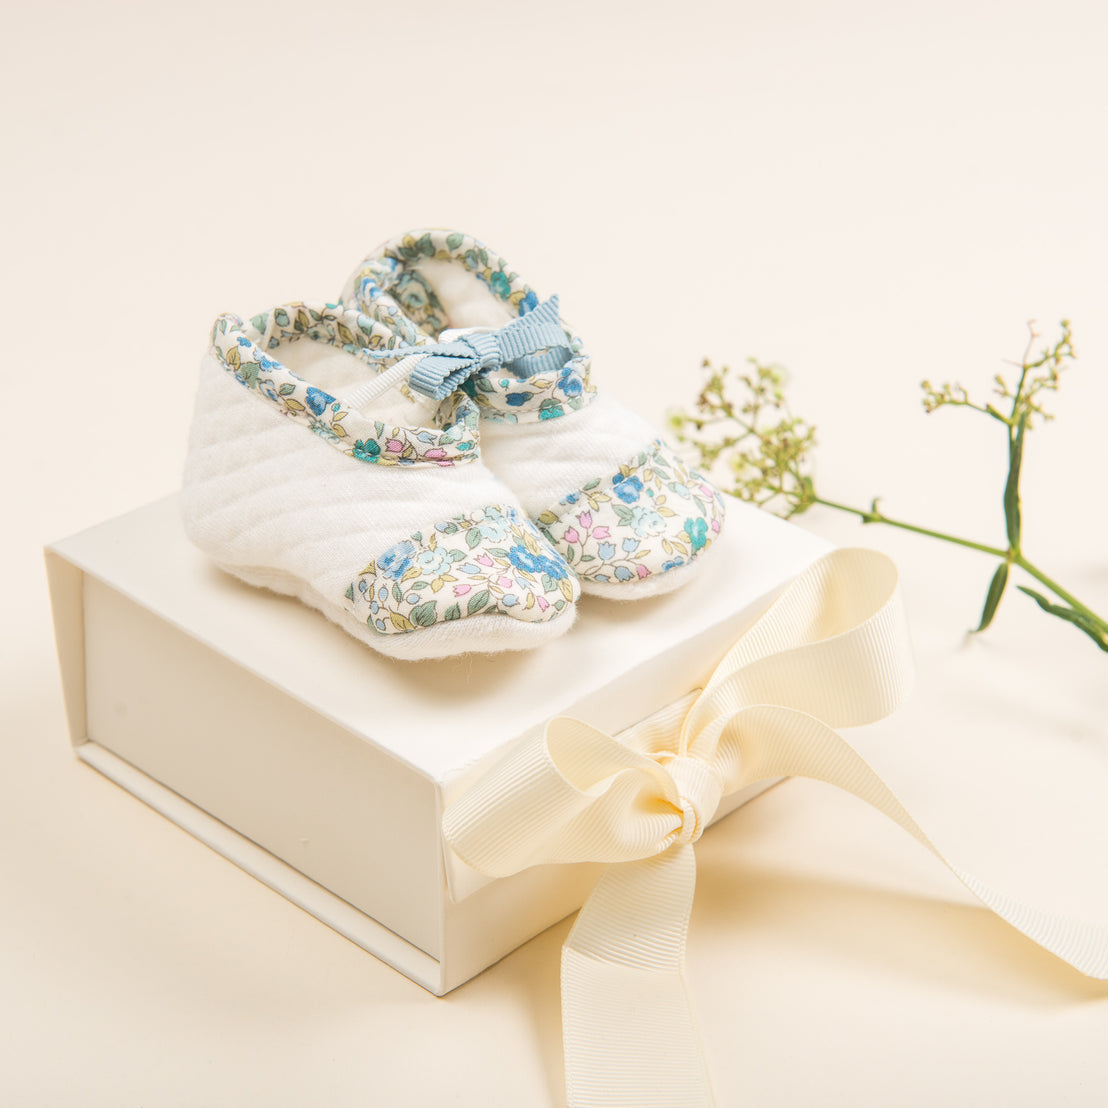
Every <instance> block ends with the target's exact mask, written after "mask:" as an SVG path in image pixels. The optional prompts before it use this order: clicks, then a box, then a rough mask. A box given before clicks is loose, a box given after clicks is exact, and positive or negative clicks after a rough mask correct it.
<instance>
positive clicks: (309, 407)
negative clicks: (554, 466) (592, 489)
mask: <svg viewBox="0 0 1108 1108" xmlns="http://www.w3.org/2000/svg"><path fill="white" fill-rule="evenodd" d="M396 341H397V338H396V334H395V333H394V332H393V331H392V330H390V329H388V328H386V327H385V326H383V325H382V324H380V323H375V322H373V321H372V320H370V319H368V318H367V317H366V316H365V315H364V314H362V313H361V312H359V311H356V310H347V309H344V308H343V307H342V306H337V305H332V304H322V303H320V304H309V303H292V304H286V305H283V306H281V307H277V308H275V309H273V310H272V311H270V312H266V313H263V314H261V315H258V316H255V317H254V318H253V319H251V320H250V321H249V322H244V321H243V320H241V319H239V318H238V317H237V316H234V315H224V316H222V317H221V318H220V319H219V320H217V322H216V324H215V326H214V327H213V329H212V343H211V348H210V350H209V352H208V354H207V355H206V356H205V358H204V359H203V362H202V365H201V370H200V383H199V388H198V391H197V397H196V408H195V415H194V419H193V424H192V431H191V436H190V442H189V449H188V458H187V461H186V465H185V475H184V488H183V490H182V498H181V503H182V510H183V515H184V522H185V528H186V531H187V533H188V535H189V537H190V538H191V539H192V541H193V542H194V543H195V544H196V545H197V546H198V547H200V549H201V550H203V551H204V552H205V553H207V554H208V555H209V556H210V557H211V558H212V559H213V560H214V561H215V562H217V563H218V564H219V565H220V566H221V567H222V568H223V569H225V570H227V571H228V572H229V573H232V574H234V575H235V576H236V577H239V578H241V579H242V580H243V581H246V582H248V583H249V584H251V585H258V586H263V587H265V588H269V589H272V590H274V591H275V592H279V593H285V594H289V595H292V596H296V597H299V598H300V599H301V600H302V601H303V602H304V603H306V604H308V605H310V606H311V607H313V608H317V609H318V610H319V611H321V612H322V613H323V614H324V615H325V616H327V617H328V619H331V620H333V621H334V622H335V623H337V624H338V625H339V626H340V627H342V628H343V629H344V630H346V631H348V632H349V633H350V634H352V635H354V636H355V637H357V638H359V639H361V640H362V641H363V642H365V643H368V644H369V645H370V646H371V647H373V648H374V649H375V650H379V651H381V652H382V653H383V654H387V655H391V656H392V657H395V658H405V659H416V658H441V657H445V656H448V655H452V654H461V653H467V652H491V651H500V650H521V649H526V648H530V647H535V646H538V645H540V644H541V643H543V642H546V641H547V640H548V639H551V638H553V637H556V636H558V635H561V634H562V633H563V632H565V631H566V630H567V629H568V628H569V626H570V625H571V623H572V622H573V617H574V611H575V609H574V603H575V601H576V599H577V597H578V595H579V591H580V590H579V585H578V582H577V580H576V578H575V576H574V574H573V573H572V571H571V570H569V569H568V567H567V566H566V563H565V561H564V560H563V559H562V558H561V557H560V556H559V555H558V554H557V553H556V552H555V551H554V550H553V549H551V547H550V545H549V544H548V542H547V541H546V539H545V538H544V537H543V535H542V534H540V532H539V531H538V530H537V529H536V528H535V526H534V524H533V523H531V522H530V521H529V520H528V518H527V513H526V512H525V511H523V510H522V508H521V506H520V503H519V500H518V499H517V498H516V497H515V496H514V495H513V494H512V492H511V491H510V490H509V489H508V488H507V487H506V486H505V485H504V484H503V483H502V482H501V481H499V480H498V479H497V478H496V477H494V476H493V474H492V473H491V472H490V471H489V470H488V469H487V468H486V467H485V465H484V464H483V462H482V460H481V457H480V451H479V449H478V443H477V433H476V429H477V409H476V405H475V404H474V402H473V401H472V400H471V399H470V398H469V397H468V396H466V395H465V393H463V392H454V393H453V394H452V395H451V396H450V397H449V398H448V399H446V400H445V401H444V402H442V403H436V402H434V401H425V402H421V403H413V402H412V401H411V400H409V399H406V398H405V397H404V396H402V395H400V393H399V392H398V391H397V389H396V388H395V387H394V385H395V383H396V381H397V380H398V379H399V378H400V377H401V376H402V375H403V374H404V373H405V372H406V369H407V368H408V366H410V365H414V364H415V362H411V361H410V362H409V363H407V364H406V365H401V366H399V367H397V369H394V371H392V372H391V373H389V374H385V375H381V376H378V375H377V372H376V369H377V366H376V363H374V365H373V368H370V366H369V365H368V364H367V354H366V352H367V351H371V350H374V349H377V348H380V347H382V346H383V345H385V344H388V343H396ZM274 352H277V353H279V355H280V358H281V360H280V361H278V360H277V359H276V358H275V357H274V356H273V354H274ZM397 370H398V371H399V372H397Z"/></svg>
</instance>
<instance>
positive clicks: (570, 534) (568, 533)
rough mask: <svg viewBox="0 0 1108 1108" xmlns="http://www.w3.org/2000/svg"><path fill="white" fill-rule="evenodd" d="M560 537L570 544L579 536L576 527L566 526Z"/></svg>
mask: <svg viewBox="0 0 1108 1108" xmlns="http://www.w3.org/2000/svg"><path fill="white" fill-rule="evenodd" d="M562 537H563V538H564V539H565V540H566V542H568V543H569V544H570V545H571V546H572V545H573V544H574V543H575V542H577V540H578V539H579V538H580V537H581V536H580V535H579V534H578V533H577V528H576V527H567V528H566V530H565V534H564V535H563V536H562Z"/></svg>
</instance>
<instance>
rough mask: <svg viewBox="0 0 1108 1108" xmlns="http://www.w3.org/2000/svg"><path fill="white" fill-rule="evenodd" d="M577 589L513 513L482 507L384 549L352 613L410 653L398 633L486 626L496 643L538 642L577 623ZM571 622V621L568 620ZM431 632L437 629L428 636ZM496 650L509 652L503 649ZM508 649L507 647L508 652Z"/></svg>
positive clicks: (363, 575)
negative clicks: (506, 639)
mask: <svg viewBox="0 0 1108 1108" xmlns="http://www.w3.org/2000/svg"><path fill="white" fill-rule="evenodd" d="M580 591H581V590H580V584H579V582H578V580H577V577H576V575H575V574H574V573H573V571H572V570H571V569H570V568H569V567H568V566H567V565H566V563H565V561H564V560H563V559H562V558H561V557H559V556H558V554H557V553H556V552H555V551H554V550H552V549H551V547H550V546H549V545H548V543H547V541H546V540H545V539H544V538H543V536H542V535H541V534H540V533H539V531H538V530H537V529H536V528H535V526H534V525H533V524H532V523H531V522H530V521H529V520H527V519H526V518H525V517H523V516H522V515H521V514H520V513H519V512H518V511H517V510H516V509H515V508H511V507H486V508H483V509H480V510H478V511H474V512H469V513H467V514H465V515H461V516H458V517H455V518H453V519H449V520H445V521H442V522H440V523H437V524H435V525H434V526H433V527H430V528H429V529H427V530H426V531H417V532H414V533H413V534H412V535H411V536H410V537H409V538H407V539H403V540H401V541H400V542H397V543H395V544H393V545H392V546H390V547H389V548H388V549H387V550H384V551H382V552H381V553H380V554H378V555H377V556H376V557H375V558H374V559H373V560H372V561H370V562H369V563H368V564H367V565H366V566H365V567H364V568H362V569H361V570H360V571H359V572H358V574H357V575H356V576H355V577H354V579H353V580H352V581H351V583H350V586H349V588H348V589H347V591H346V597H345V599H346V603H347V611H348V614H349V616H350V617H351V618H352V619H353V620H355V621H356V623H357V624H358V625H360V626H364V627H365V628H366V629H367V630H368V631H369V633H370V634H376V635H379V636H389V637H391V638H393V642H391V643H390V648H393V647H400V648H401V649H403V652H404V653H405V654H409V653H410V651H409V650H408V649H407V647H408V646H409V645H410V644H408V643H404V645H403V647H402V646H401V641H400V639H401V637H404V638H406V639H407V638H410V639H411V640H412V642H413V643H414V641H415V640H424V639H431V638H433V639H435V640H436V641H437V640H439V639H441V638H442V637H443V636H444V634H447V633H450V634H453V633H454V632H456V633H458V634H459V635H466V636H473V635H476V636H477V638H476V639H474V640H473V642H474V646H473V647H472V649H474V650H481V649H482V646H481V645H479V642H480V639H481V638H482V637H483V636H482V635H481V634H480V632H481V631H482V630H483V629H486V628H487V629H489V630H492V628H490V627H489V624H490V621H493V620H495V623H496V626H495V632H496V634H495V638H496V640H497V641H498V642H499V641H500V640H502V639H503V638H504V633H505V632H509V626H508V625H507V624H506V623H505V622H504V618H505V617H507V619H508V620H510V621H512V622H513V623H518V624H519V625H520V626H519V627H518V628H512V629H511V633H510V635H509V637H510V638H512V639H513V640H514V639H515V638H517V637H520V636H519V635H518V634H516V633H515V632H517V631H518V632H520V633H522V637H523V638H537V637H540V636H541V635H542V633H544V632H545V633H547V634H549V633H552V632H555V628H554V627H552V626H549V625H551V624H554V623H555V622H557V623H559V624H563V623H564V625H565V626H564V627H562V626H559V627H558V628H557V632H556V633H560V632H561V631H562V630H564V629H567V628H568V626H569V624H570V622H572V619H571V617H572V615H573V611H574V603H575V602H576V600H577V598H578V597H579V596H580ZM567 617H570V618H567ZM432 632H434V633H432ZM492 649H505V647H504V646H497V647H493V648H492ZM508 649H511V647H508Z"/></svg>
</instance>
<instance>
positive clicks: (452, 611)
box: [442, 604, 462, 623]
mask: <svg viewBox="0 0 1108 1108" xmlns="http://www.w3.org/2000/svg"><path fill="white" fill-rule="evenodd" d="M442 618H443V620H444V622H446V623H450V622H451V620H455V619H461V618H462V609H461V608H459V607H458V605H457V604H451V605H450V607H449V608H447V609H446V611H445V612H443V614H442Z"/></svg>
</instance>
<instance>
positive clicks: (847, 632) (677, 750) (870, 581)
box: [443, 549, 1108, 1108]
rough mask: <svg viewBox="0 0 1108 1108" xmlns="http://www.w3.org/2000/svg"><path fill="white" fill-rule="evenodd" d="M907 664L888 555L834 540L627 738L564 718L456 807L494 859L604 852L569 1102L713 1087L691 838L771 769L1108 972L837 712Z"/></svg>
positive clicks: (495, 870) (572, 1026) (905, 682)
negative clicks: (856, 802) (976, 873)
mask: <svg viewBox="0 0 1108 1108" xmlns="http://www.w3.org/2000/svg"><path fill="white" fill-rule="evenodd" d="M911 680H912V659H911V645H910V641H909V637H908V632H907V626H906V622H905V619H904V612H903V606H902V603H901V599H900V592H899V588H898V584H897V573H896V568H895V566H894V565H893V563H892V562H891V561H890V560H889V559H888V558H886V557H885V556H884V555H882V554H879V553H877V552H876V551H870V550H850V549H843V550H835V551H833V552H831V553H830V554H827V555H825V556H824V557H823V558H821V559H819V560H818V561H817V562H815V563H814V564H813V565H812V566H811V567H810V568H809V569H808V570H807V571H805V572H804V573H803V574H802V575H801V576H799V577H798V578H796V580H794V581H793V582H792V583H791V584H790V585H789V586H788V588H786V590H785V591H784V592H783V593H782V594H781V596H780V597H779V598H778V599H777V600H776V601H775V602H774V603H773V604H772V605H771V607H770V608H769V609H768V610H767V611H766V612H765V614H764V615H762V617H761V618H760V619H758V620H757V622H756V623H754V624H753V626H751V627H750V628H749V630H747V631H746V632H745V633H744V634H743V635H742V636H741V637H740V638H739V639H738V641H737V642H736V643H735V644H734V646H732V647H731V649H730V650H729V651H728V652H727V654H726V656H725V657H724V658H723V660H722V661H721V662H720V663H719V665H718V666H717V667H716V669H715V671H714V673H713V674H712V676H711V678H710V679H709V681H708V682H707V684H706V685H705V687H704V688H703V689H702V690H701V691H700V692H699V693H694V694H690V696H688V697H686V698H685V699H684V700H683V701H681V702H679V703H678V704H675V705H672V706H671V707H670V708H669V709H666V710H665V711H663V712H661V713H658V714H656V715H655V716H652V717H650V718H649V719H648V720H645V721H643V722H642V723H640V724H637V725H636V726H634V727H631V728H629V729H628V730H626V731H623V732H621V733H620V734H619V735H618V737H615V738H613V737H612V736H609V735H606V734H605V733H604V732H602V731H599V730H597V729H596V728H594V727H591V726H589V725H588V724H585V723H582V722H580V721H578V720H574V719H569V718H566V717H559V718H556V719H553V720H551V721H550V722H549V723H548V724H547V726H546V728H545V729H544V731H543V733H542V734H541V735H539V736H537V737H536V738H535V739H534V740H533V741H531V742H528V743H525V744H524V745H522V746H521V747H519V748H518V749H517V750H516V751H514V752H513V753H511V754H509V755H508V756H507V757H506V758H505V759H504V760H503V761H502V762H500V763H499V764H498V765H497V766H495V767H493V769H492V770H490V771H489V773H488V774H486V775H485V776H484V777H483V778H482V779H481V780H479V781H478V782H477V783H476V784H474V785H473V787H472V788H470V789H469V790H468V791H467V792H466V793H465V794H464V795H463V796H461V797H460V798H459V799H458V800H457V801H456V802H455V803H454V804H453V805H451V807H450V808H449V809H448V810H447V812H446V813H445V815H444V817H443V833H444V836H445V838H446V840H447V842H448V843H449V844H450V846H451V847H452V848H453V849H454V851H455V852H456V853H457V854H458V856H459V857H460V858H461V859H462V860H463V861H464V862H466V863H467V864H468V865H470V866H471V867H472V868H474V869H476V870H478V871H480V872H482V873H485V874H487V875H489V876H492V877H504V876H507V875H509V874H512V873H517V872H519V871H520V870H523V869H526V868H528V867H530V866H534V865H542V864H546V863H551V862H585V861H589V862H606V863H609V868H608V869H607V870H606V871H605V872H604V874H603V875H602V876H601V878H600V880H599V882H598V883H597V885H596V887H595V889H594V890H593V892H592V893H591V895H590V896H589V898H588V900H587V901H586V902H585V905H584V907H583V908H582V909H581V911H580V913H579V914H578V917H577V921H576V923H575V924H574V927H573V930H572V931H571V932H570V935H569V937H568V938H567V940H566V943H565V946H564V948H563V951H562V1026H563V1039H564V1044H565V1071H566V1093H567V1100H568V1103H569V1106H570V1108H599V1106H610V1105H628V1106H635V1108H707V1106H710V1105H712V1104H713V1103H714V1101H713V1098H712V1093H711V1085H710V1082H709V1078H708V1072H707V1068H706V1066H705V1063H704V1058H703V1053H702V1050H701V1046H700V1040H699V1035H698V1033H697V1029H696V1020H695V1017H694V1014H693V1010H692V1006H691V1003H690V999H689V995H688V990H687V987H686V983H685V977H684V955H685V942H686V935H687V932H688V923H689V914H690V911H691V908H692V899H693V892H694V887H695V884H696V861H695V856H694V850H693V844H694V843H695V842H696V840H697V839H698V838H699V837H700V835H701V833H702V832H703V830H704V828H705V827H706V826H707V825H708V823H709V822H710V821H711V819H712V816H713V815H714V813H715V811H716V808H717V807H718V805H719V803H720V801H721V799H722V798H723V797H726V796H729V795H731V794H732V793H735V792H737V791H739V790H740V789H743V788H746V787H747V786H749V785H752V784H754V783H755V782H758V781H762V780H766V779H775V778H779V777H795V776H800V777H810V778H813V779H815V780H818V781H825V782H828V783H830V784H833V785H837V786H838V787H839V788H842V789H845V790H846V791H848V792H851V793H854V794H855V795H856V796H858V797H860V798H861V799H863V800H865V801H866V802H867V803H869V804H871V805H872V806H873V807H875V808H877V809H878V810H879V811H881V812H883V813H884V814H885V815H887V816H888V817H889V818H890V819H892V820H893V821H895V822H896V823H898V824H899V825H900V826H901V827H903V828H904V829H905V830H906V831H908V832H909V833H910V834H912V835H913V836H914V837H915V838H916V839H917V840H918V841H919V842H921V843H922V844H923V845H924V846H926V847H927V848H928V849H929V850H930V851H931V852H932V853H934V854H935V855H936V856H937V857H938V858H939V859H940V860H941V861H943V862H944V863H945V864H946V865H947V866H948V867H949V868H950V869H951V871H952V872H953V873H954V874H955V875H956V876H957V877H958V879H959V880H960V881H962V883H963V884H964V885H965V886H966V887H967V888H968V889H969V890H970V891H971V892H973V893H974V894H975V895H976V896H977V897H978V898H979V899H980V900H981V901H982V902H983V903H984V904H985V905H986V906H987V907H989V908H990V909H991V910H992V911H993V912H995V913H996V914H997V915H998V916H1000V917H1001V918H1002V919H1004V920H1006V921H1007V922H1008V923H1010V924H1011V925H1012V926H1013V927H1015V928H1016V929H1017V930H1019V931H1020V932H1022V933H1023V934H1024V935H1026V936H1028V937H1029V938H1031V939H1032V940H1034V941H1035V942H1036V943H1038V944H1039V945H1040V946H1042V947H1044V948H1045V949H1047V950H1049V951H1051V952H1052V953H1053V954H1055V955H1057V956H1058V957H1059V958H1061V959H1063V961H1065V962H1068V963H1069V964H1070V965H1071V966H1073V967H1075V968H1076V969H1078V970H1080V971H1081V972H1082V973H1084V974H1086V975H1088V976H1090V977H1096V978H1100V979H1105V978H1108V928H1106V927H1103V926H1096V925H1092V924H1087V923H1080V922H1076V921H1071V920H1066V919H1062V918H1059V917H1056V916H1052V915H1050V914H1048V913H1045V912H1042V911H1039V910H1037V909H1033V908H1030V907H1027V906H1025V905H1022V904H1020V903H1018V902H1016V901H1014V900H1012V899H1011V898H1009V897H1006V896H1004V895H1003V894H1000V893H997V892H995V891H993V890H992V889H990V888H989V887H988V886H986V885H984V884H983V883H982V882H980V881H978V880H977V879H976V878H974V877H972V876H970V875H969V874H967V873H964V872H963V871H962V870H960V869H958V868H957V867H956V866H954V865H952V864H951V863H950V862H949V861H947V859H946V858H944V857H943V855H942V854H941V853H940V852H939V851H938V849H937V848H936V847H935V845H934V844H933V843H932V842H931V840H930V839H929V838H928V837H927V835H926V834H925V833H924V832H923V830H922V829H921V828H920V827H919V825H918V824H917V823H916V821H915V820H914V819H913V818H912V817H911V816H910V815H909V813H908V812H907V810H906V809H905V808H904V807H903V805H902V804H901V803H900V802H899V801H898V800H897V798H896V796H895V795H894V794H893V793H892V791H891V790H890V789H889V788H888V786H887V785H885V784H884V782H883V781H882V780H881V778H880V777H879V776H878V775H877V773H876V772H875V771H874V770H873V769H872V768H871V767H870V766H869V765H868V764H867V763H866V762H865V761H864V760H863V759H862V757H861V756H860V755H859V754H858V753H857V752H856V751H855V750H854V749H853V747H851V746H850V745H849V744H848V743H847V742H846V740H845V739H843V738H842V737H841V736H840V735H838V734H837V733H836V731H835V730H834V729H835V728H837V727H850V726H857V725H860V724H865V723H872V722H874V721H876V720H878V719H881V718H883V717H885V716H887V715H888V714H889V713H890V712H892V711H893V710H894V709H895V708H896V707H897V705H898V704H900V703H901V702H902V701H903V700H904V698H905V697H906V696H907V694H908V691H909V689H910V686H911Z"/></svg>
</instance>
